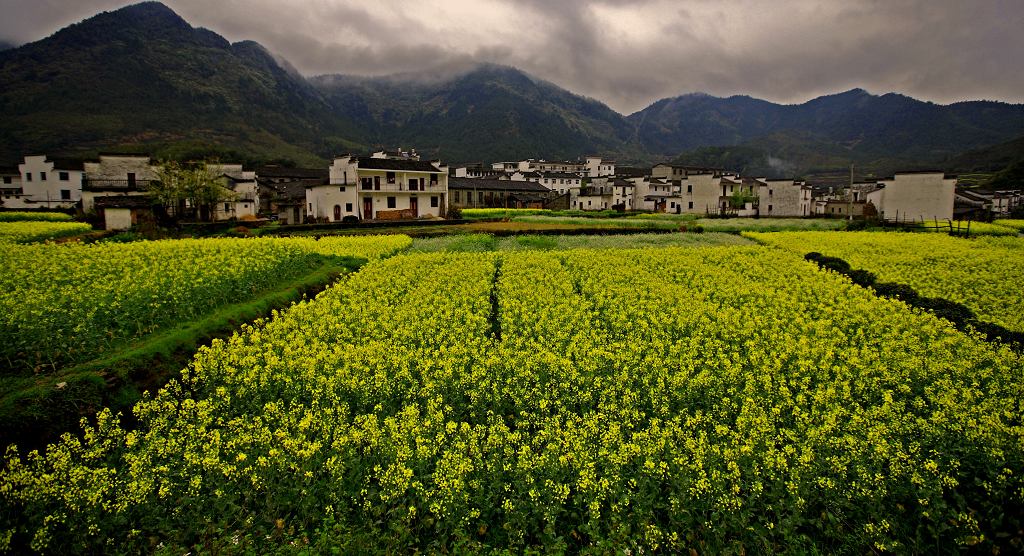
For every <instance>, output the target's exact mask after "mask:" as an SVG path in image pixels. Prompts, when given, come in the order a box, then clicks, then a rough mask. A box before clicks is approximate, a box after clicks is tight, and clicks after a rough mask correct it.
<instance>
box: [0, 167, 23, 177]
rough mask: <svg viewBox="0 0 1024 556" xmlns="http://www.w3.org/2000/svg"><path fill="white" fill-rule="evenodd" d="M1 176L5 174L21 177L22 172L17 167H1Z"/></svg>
mask: <svg viewBox="0 0 1024 556" xmlns="http://www.w3.org/2000/svg"><path fill="white" fill-rule="evenodd" d="M0 174H3V175H15V174H18V175H20V174H21V171H20V170H18V168H17V167H15V166H0Z"/></svg>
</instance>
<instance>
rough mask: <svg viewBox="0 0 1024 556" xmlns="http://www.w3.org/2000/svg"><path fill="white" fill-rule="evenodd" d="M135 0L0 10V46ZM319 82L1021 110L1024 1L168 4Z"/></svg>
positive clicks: (615, 99) (608, 99)
mask: <svg viewBox="0 0 1024 556" xmlns="http://www.w3.org/2000/svg"><path fill="white" fill-rule="evenodd" d="M130 3H132V2H126V1H117V0H0V41H5V42H10V43H14V44H21V43H24V42H29V41H33V40H38V39H40V38H43V37H45V36H47V35H50V34H52V33H53V32H54V31H56V30H58V29H60V28H61V27H64V26H66V25H68V24H70V23H73V22H75V21H78V20H81V19H84V18H86V17H89V16H91V15H94V14H95V13H97V12H100V11H103V10H110V9H115V8H117V7H120V6H123V5H126V4H130ZM164 3H165V4H167V5H168V6H170V7H171V8H172V9H174V10H175V11H176V12H178V14H180V15H181V16H182V17H184V18H185V19H186V20H188V21H189V22H190V23H191V24H192V25H194V26H201V27H206V28H209V29H212V30H213V31H216V32H217V33H220V34H221V35H224V36H225V37H226V38H228V39H229V40H232V41H238V40H243V39H252V40H255V41H257V42H259V43H261V44H263V45H264V46H265V47H267V48H268V49H270V50H271V51H273V52H275V53H277V54H279V55H281V56H283V57H284V58H286V59H287V60H289V61H290V62H291V63H292V64H293V65H294V66H295V67H296V68H298V69H299V71H301V72H303V73H304V74H307V75H315V74H321V73H347V74H366V75H383V74H390V73H397V72H411V71H423V70H429V71H438V72H440V71H451V70H453V69H456V70H457V69H460V68H464V67H467V66H469V65H471V64H473V63H475V62H495V63H500V64H508V65H512V66H516V67H518V68H520V69H522V70H525V71H527V72H529V73H531V74H533V75H536V76H538V77H541V78H543V79H547V80H549V81H552V82H554V83H555V84H557V85H560V86H562V87H565V88H567V89H569V90H571V91H573V92H575V93H579V94H583V95H587V96H590V97H593V98H596V99H598V100H601V101H603V102H605V103H607V104H608V105H609V106H611V107H612V108H614V109H616V110H618V111H620V112H623V113H626V114H628V113H630V112H633V111H636V110H639V109H641V108H643V107H644V106H647V105H648V104H650V103H651V102H653V101H655V100H657V99H659V98H663V97H667V96H675V95H679V94H684V93H688V92H696V91H702V92H707V93H711V94H714V95H719V96H728V95H732V94H747V95H751V96H754V97H758V98H764V99H767V100H771V101H775V102H787V103H793V102H803V101H805V100H808V99H810V98H813V97H815V96H818V95H821V94H827V93H832V92H839V91H843V90H847V89H850V88H853V87H862V88H864V89H867V90H868V91H870V92H872V93H885V92H889V91H896V92H902V93H905V94H909V95H911V96H914V97H917V98H921V99H925V100H932V101H935V102H940V103H948V102H955V101H957V100H964V99H995V100H1005V101H1010V102H1024V60H1022V58H1024V0H963V1H960V0H839V1H812V0H667V1H661V0H650V1H648V0H624V1H619V2H602V1H595V0H550V1H546V0H413V1H407V2H402V1H396V0H372V1H366V0H361V1H355V0H215V1H210V0H166V1H165V2H164Z"/></svg>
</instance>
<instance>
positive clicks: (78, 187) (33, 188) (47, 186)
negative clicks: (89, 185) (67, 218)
mask: <svg viewBox="0 0 1024 556" xmlns="http://www.w3.org/2000/svg"><path fill="white" fill-rule="evenodd" d="M82 175H83V172H82V163H81V162H79V161H72V160H63V159H51V158H49V157H47V156H46V155H30V156H26V157H25V158H24V162H22V163H21V164H19V165H18V179H17V180H14V179H12V180H11V181H12V183H11V184H8V183H7V179H6V177H5V179H4V182H5V183H4V186H3V187H4V188H10V190H5V191H4V196H5V199H4V207H5V208H24V209H67V208H73V207H75V206H76V205H77V203H78V202H79V201H80V200H81V199H82ZM10 177H11V178H13V176H10ZM14 181H17V182H19V184H18V185H16V186H14V187H11V186H12V185H14V184H13V182H14ZM18 189H20V192H19V191H18ZM8 195H10V196H9V197H8Z"/></svg>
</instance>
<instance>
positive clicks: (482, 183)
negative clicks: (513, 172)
mask: <svg viewBox="0 0 1024 556" xmlns="http://www.w3.org/2000/svg"><path fill="white" fill-rule="evenodd" d="M448 189H485V190H495V191H536V192H538V193H547V192H549V191H551V190H550V189H548V188H547V187H544V186H543V185H541V184H539V183H537V182H532V181H518V180H488V179H481V178H448Z"/></svg>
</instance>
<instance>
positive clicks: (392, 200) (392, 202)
mask: <svg viewBox="0 0 1024 556" xmlns="http://www.w3.org/2000/svg"><path fill="white" fill-rule="evenodd" d="M395 206H396V198H395V197H388V208H389V209H393V208H395Z"/></svg>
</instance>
